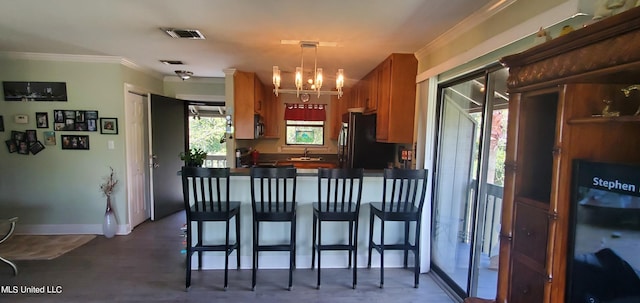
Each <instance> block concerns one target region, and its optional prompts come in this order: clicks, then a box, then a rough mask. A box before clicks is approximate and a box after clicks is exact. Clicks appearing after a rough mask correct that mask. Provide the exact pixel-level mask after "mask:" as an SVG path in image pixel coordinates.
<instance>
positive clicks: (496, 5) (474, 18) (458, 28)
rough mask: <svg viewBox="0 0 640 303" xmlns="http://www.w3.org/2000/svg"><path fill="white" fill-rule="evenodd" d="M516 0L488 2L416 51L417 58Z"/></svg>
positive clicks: (446, 42) (448, 41) (449, 41)
mask: <svg viewBox="0 0 640 303" xmlns="http://www.w3.org/2000/svg"><path fill="white" fill-rule="evenodd" d="M516 1H518V0H494V1H491V2H489V3H487V4H486V5H485V6H483V7H482V8H481V9H479V10H477V11H476V12H475V13H473V14H471V15H470V16H469V17H467V18H465V19H464V20H462V22H460V23H458V24H456V25H455V26H454V27H452V28H451V29H450V30H448V31H446V32H445V33H444V34H442V35H440V36H438V37H437V38H435V39H434V40H433V41H431V42H430V43H429V44H427V45H425V46H424V47H422V48H421V49H419V50H418V51H417V52H416V53H415V55H416V58H422V57H424V56H426V55H427V54H428V53H429V52H431V51H432V50H434V49H438V48H441V47H443V46H445V45H447V44H449V43H451V42H452V41H453V40H454V39H456V38H458V37H460V36H461V35H462V34H464V33H466V32H467V31H469V30H470V29H472V28H474V27H475V26H477V25H478V24H480V23H482V22H484V21H486V20H487V19H489V18H491V17H492V16H493V15H495V14H497V13H498V12H500V11H501V10H503V9H505V8H507V7H509V6H510V5H511V4H513V3H515V2H516Z"/></svg>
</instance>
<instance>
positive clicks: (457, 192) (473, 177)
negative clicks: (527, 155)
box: [431, 68, 508, 298]
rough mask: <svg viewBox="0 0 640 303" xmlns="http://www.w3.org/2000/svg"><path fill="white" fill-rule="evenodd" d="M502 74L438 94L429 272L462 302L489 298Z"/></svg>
mask: <svg viewBox="0 0 640 303" xmlns="http://www.w3.org/2000/svg"><path fill="white" fill-rule="evenodd" d="M506 75H507V71H506V69H503V68H494V69H493V70H486V71H483V72H479V73H475V74H473V75H470V76H468V77H465V78H462V79H459V80H456V81H452V82H449V83H444V84H442V85H440V88H439V100H440V104H439V106H438V119H439V121H438V122H439V123H438V124H439V130H438V143H437V150H436V174H435V176H436V179H435V190H434V199H433V210H434V211H433V220H432V224H433V226H432V229H433V233H432V246H431V247H432V265H433V269H434V272H435V273H436V274H437V275H439V276H440V277H441V278H442V280H444V281H445V282H446V283H447V284H448V285H449V286H450V287H451V289H452V290H454V291H455V292H457V293H458V294H459V295H460V296H461V297H466V296H470V295H471V296H480V297H484V298H494V297H495V291H496V284H497V271H496V270H497V248H498V235H499V230H500V228H499V222H500V210H501V208H502V180H503V176H504V151H505V144H506V129H507V128H506V127H507V109H506V108H507V99H508V97H507V94H506V92H505V91H506V88H505V87H506Z"/></svg>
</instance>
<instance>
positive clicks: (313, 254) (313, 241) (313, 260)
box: [311, 212, 318, 269]
mask: <svg viewBox="0 0 640 303" xmlns="http://www.w3.org/2000/svg"><path fill="white" fill-rule="evenodd" d="M317 220H318V217H317V216H316V213H315V212H314V213H313V227H312V228H311V233H312V236H311V269H314V268H315V266H316V249H317V244H316V225H317Z"/></svg>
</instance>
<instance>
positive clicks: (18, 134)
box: [11, 130, 27, 142]
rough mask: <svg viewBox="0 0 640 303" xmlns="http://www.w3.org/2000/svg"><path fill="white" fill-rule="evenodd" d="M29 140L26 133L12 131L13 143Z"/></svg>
mask: <svg viewBox="0 0 640 303" xmlns="http://www.w3.org/2000/svg"><path fill="white" fill-rule="evenodd" d="M26 138H27V135H26V134H25V133H24V132H20V131H17V130H12V131H11V139H13V141H16V142H18V141H25V140H26Z"/></svg>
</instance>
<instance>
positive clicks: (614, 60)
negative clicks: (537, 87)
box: [507, 32, 640, 88]
mask: <svg viewBox="0 0 640 303" xmlns="http://www.w3.org/2000/svg"><path fill="white" fill-rule="evenodd" d="M639 49H640V32H631V33H627V34H625V35H622V36H618V37H614V38H611V39H608V40H604V41H600V42H598V43H595V44H592V45H590V46H587V47H583V48H580V49H575V50H572V51H569V52H566V53H563V54H560V55H558V56H556V57H553V58H547V59H544V60H541V61H538V62H536V63H534V64H529V65H523V66H516V67H513V68H511V70H510V73H509V78H508V80H507V83H508V85H509V87H511V88H515V87H521V86H526V85H530V84H534V83H539V82H546V81H552V80H556V79H561V78H566V77H570V76H573V75H578V74H583V73H586V72H591V71H596V70H599V69H604V68H607V67H612V66H616V65H621V64H625V63H631V62H635V61H639V60H640V51H638V50H639Z"/></svg>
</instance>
